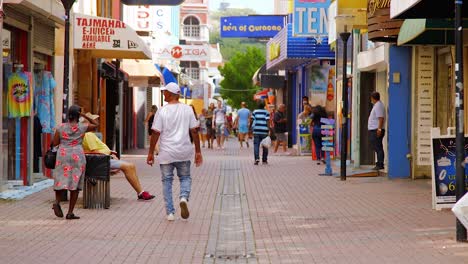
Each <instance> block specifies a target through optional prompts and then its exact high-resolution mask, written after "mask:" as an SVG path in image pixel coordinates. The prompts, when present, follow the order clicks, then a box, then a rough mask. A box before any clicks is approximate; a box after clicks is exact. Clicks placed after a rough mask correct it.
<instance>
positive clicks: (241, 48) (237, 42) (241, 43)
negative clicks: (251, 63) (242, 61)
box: [210, 8, 266, 61]
mask: <svg viewBox="0 0 468 264" xmlns="http://www.w3.org/2000/svg"><path fill="white" fill-rule="evenodd" d="M254 14H256V13H255V10H253V9H249V8H245V9H238V8H228V9H226V10H223V11H221V10H218V11H214V12H211V14H210V24H211V32H210V43H212V44H216V43H219V45H220V47H221V54H222V55H223V59H224V60H225V61H229V60H230V59H231V58H232V57H233V56H234V55H235V54H236V53H237V52H245V51H246V50H247V47H252V46H254V47H257V48H259V49H260V50H261V51H262V52H263V54H265V53H266V43H264V42H263V43H262V42H259V41H258V40H257V39H244V38H221V36H220V28H219V27H220V18H221V17H224V16H247V15H254Z"/></svg>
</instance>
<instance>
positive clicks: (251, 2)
mask: <svg viewBox="0 0 468 264" xmlns="http://www.w3.org/2000/svg"><path fill="white" fill-rule="evenodd" d="M221 2H228V3H230V4H231V7H239V8H252V9H253V10H255V11H257V13H258V14H273V8H274V2H273V0H210V9H211V10H217V9H218V7H219V3H221Z"/></svg>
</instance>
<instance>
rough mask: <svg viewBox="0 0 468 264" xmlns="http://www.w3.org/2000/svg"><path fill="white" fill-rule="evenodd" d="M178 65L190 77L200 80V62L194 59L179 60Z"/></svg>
mask: <svg viewBox="0 0 468 264" xmlns="http://www.w3.org/2000/svg"><path fill="white" fill-rule="evenodd" d="M180 67H181V68H182V71H185V74H187V75H188V76H189V77H190V78H192V79H194V80H200V64H198V62H196V61H181V62H180Z"/></svg>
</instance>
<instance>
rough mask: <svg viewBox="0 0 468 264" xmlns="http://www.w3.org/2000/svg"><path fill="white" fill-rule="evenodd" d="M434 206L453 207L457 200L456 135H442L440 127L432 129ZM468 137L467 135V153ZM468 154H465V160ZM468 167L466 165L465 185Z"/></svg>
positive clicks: (438, 207)
mask: <svg viewBox="0 0 468 264" xmlns="http://www.w3.org/2000/svg"><path fill="white" fill-rule="evenodd" d="M432 135H433V137H432V142H431V143H432V207H433V209H436V210H440V209H442V208H452V206H453V205H454V204H455V202H456V190H455V189H456V169H455V162H456V155H455V152H456V142H455V136H454V135H445V136H441V135H440V129H439V128H433V129H432ZM467 146H468V138H467V137H466V135H465V153H466V150H467ZM467 159H468V156H465V162H466V161H467ZM467 171H468V167H465V186H467V185H466V182H467V176H468V174H467Z"/></svg>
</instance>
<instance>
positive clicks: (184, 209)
mask: <svg viewBox="0 0 468 264" xmlns="http://www.w3.org/2000/svg"><path fill="white" fill-rule="evenodd" d="M161 90H162V91H163V92H164V100H165V101H166V102H167V103H168V104H167V105H165V106H164V107H162V108H161V109H160V110H159V111H158V112H157V113H156V116H155V120H154V122H153V126H152V128H151V129H152V130H153V131H154V133H152V135H151V143H150V149H149V152H148V158H147V160H146V162H147V163H148V165H150V166H153V164H154V150H155V146H156V143H157V142H158V140H159V139H160V138H161V141H160V143H159V155H158V159H159V163H160V168H161V175H162V182H163V195H164V202H165V204H166V213H167V220H168V221H174V220H175V217H174V214H175V209H174V204H173V200H172V182H173V180H174V169H176V170H177V176H178V177H179V180H180V196H179V198H180V209H181V217H182V218H183V219H187V218H188V217H189V210H188V205H187V204H188V200H189V197H190V191H191V187H192V178H191V176H190V165H191V158H192V156H193V146H192V143H191V142H190V137H189V132H190V133H191V134H192V138H193V143H194V145H195V165H196V166H197V167H199V166H201V164H202V163H203V157H202V154H201V149H200V138H199V136H198V127H199V123H198V121H197V119H196V118H195V114H194V113H193V110H192V108H191V107H190V106H188V105H186V104H182V103H180V102H179V96H180V87H179V86H178V85H177V84H176V83H169V84H168V85H166V87H164V88H162V89H161Z"/></svg>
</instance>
